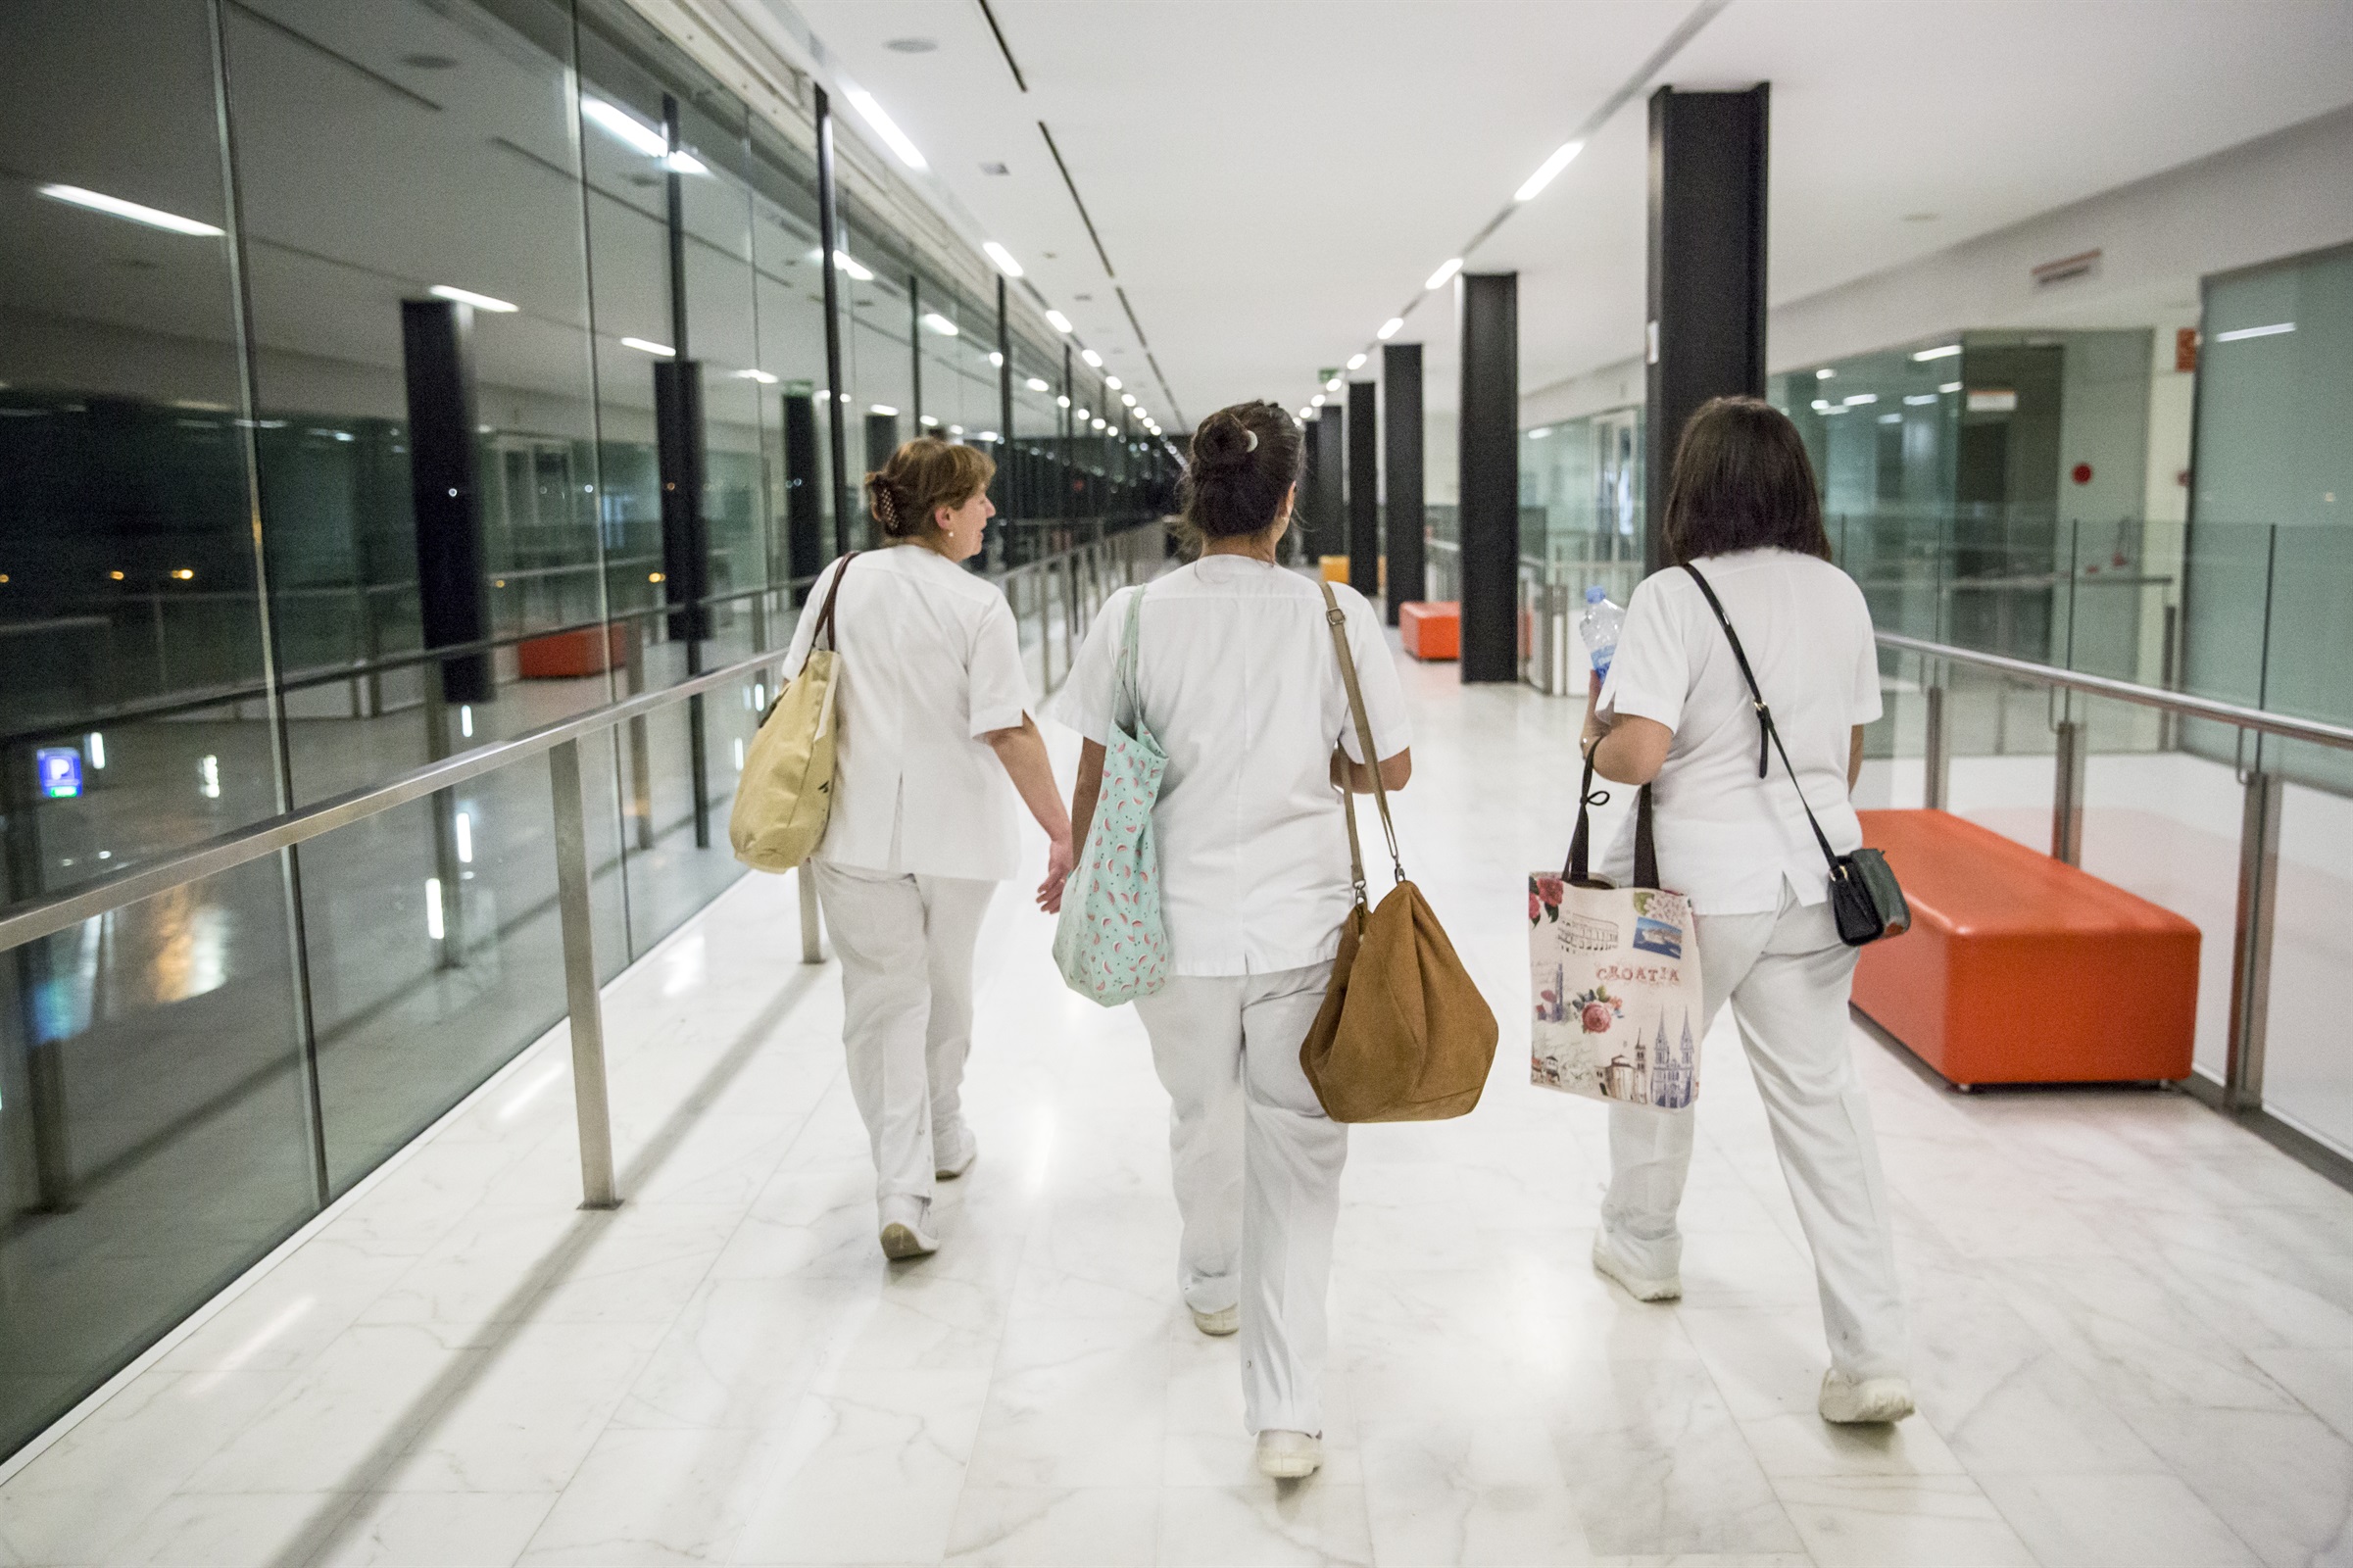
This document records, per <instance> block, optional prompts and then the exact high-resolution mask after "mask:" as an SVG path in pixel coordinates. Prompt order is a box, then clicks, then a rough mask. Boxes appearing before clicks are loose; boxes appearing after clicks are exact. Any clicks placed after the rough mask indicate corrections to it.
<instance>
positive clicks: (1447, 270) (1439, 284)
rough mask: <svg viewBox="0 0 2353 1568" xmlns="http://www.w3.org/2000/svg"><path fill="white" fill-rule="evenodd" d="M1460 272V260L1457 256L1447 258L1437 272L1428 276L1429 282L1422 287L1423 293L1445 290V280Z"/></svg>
mask: <svg viewBox="0 0 2353 1568" xmlns="http://www.w3.org/2000/svg"><path fill="white" fill-rule="evenodd" d="M1461 270H1462V258H1461V257H1459V256H1455V257H1449V258H1448V259H1447V261H1446V265H1445V266H1444V267H1441V268H1440V269H1439V270H1437V271H1435V272H1432V273H1431V274H1430V281H1429V282H1427V283H1424V284H1423V285H1422V288H1423V290H1424V292H1428V291H1429V290H1432V289H1441V288H1445V287H1446V280H1447V279H1448V278H1450V277H1452V276H1453V275H1454V274H1455V273H1456V272H1459V271H1461Z"/></svg>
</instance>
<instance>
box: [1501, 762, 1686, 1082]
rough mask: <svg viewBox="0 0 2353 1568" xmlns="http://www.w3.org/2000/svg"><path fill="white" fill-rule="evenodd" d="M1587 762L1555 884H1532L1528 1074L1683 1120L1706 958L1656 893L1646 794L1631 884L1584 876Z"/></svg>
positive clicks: (1604, 796)
mask: <svg viewBox="0 0 2353 1568" xmlns="http://www.w3.org/2000/svg"><path fill="white" fill-rule="evenodd" d="M1608 799H1609V796H1608V793H1607V792H1606V791H1604V792H1601V793H1595V792H1594V790H1593V760H1592V759H1591V758H1588V759H1587V760H1586V764H1585V776H1584V779H1583V781H1582V782H1581V783H1580V784H1579V785H1578V788H1577V831H1576V833H1575V835H1574V836H1573V837H1571V838H1570V840H1569V863H1568V864H1567V865H1566V866H1565V867H1564V868H1563V869H1562V871H1561V873H1560V875H1558V876H1553V875H1551V874H1550V873H1548V872H1542V871H1540V872H1537V873H1536V874H1534V875H1532V876H1530V877H1529V878H1528V968H1529V979H1530V982H1531V984H1530V989H1531V991H1532V992H1533V994H1534V996H1535V999H1536V1015H1535V1019H1534V1022H1533V1025H1532V1027H1531V1029H1530V1031H1529V1058H1530V1059H1529V1076H1530V1077H1531V1078H1532V1079H1533V1081H1535V1082H1536V1083H1538V1084H1541V1085H1543V1086H1544V1088H1546V1089H1558V1090H1560V1091H1562V1092H1563V1093H1566V1094H1572V1095H1584V1096H1586V1097H1588V1098H1589V1099H1593V1100H1608V1101H1615V1102H1617V1103H1621V1104H1628V1105H1651V1106H1655V1107H1656V1108H1658V1109H1660V1110H1688V1109H1690V1108H1691V1102H1692V1101H1693V1100H1695V1099H1697V1098H1698V1094H1699V1035H1700V1032H1701V1031H1702V1030H1703V1029H1705V1028H1706V1027H1707V1019H1706V1018H1705V1017H1704V1016H1703V1015H1702V1014H1701V1012H1700V992H1699V949H1698V946H1697V944H1696V943H1695V942H1694V941H1693V939H1692V930H1691V903H1690V901H1688V900H1687V899H1685V898H1684V896H1683V895H1682V894H1680V893H1669V892H1667V891H1666V890H1664V889H1662V888H1661V887H1660V886H1659V885H1658V857H1657V854H1656V853H1655V852H1654V850H1653V849H1652V847H1651V837H1650V790H1649V788H1648V786H1646V785H1645V786H1644V787H1643V789H1642V793H1641V794H1640V795H1638V796H1637V797H1636V798H1635V836H1634V881H1635V885H1634V886H1633V887H1630V888H1613V887H1611V886H1610V885H1609V884H1608V883H1607V882H1602V881H1597V880H1595V879H1594V878H1593V877H1592V876H1591V875H1590V874H1589V873H1588V869H1587V864H1586V859H1587V848H1588V843H1589V840H1590V837H1591V832H1592V824H1591V821H1590V819H1589V816H1588V808H1589V807H1593V806H1600V805H1603V804H1605V803H1606V802H1607V801H1608Z"/></svg>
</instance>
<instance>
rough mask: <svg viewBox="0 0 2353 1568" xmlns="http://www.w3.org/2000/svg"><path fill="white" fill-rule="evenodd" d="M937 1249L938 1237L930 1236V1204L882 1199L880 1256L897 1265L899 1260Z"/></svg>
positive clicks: (919, 1201)
mask: <svg viewBox="0 0 2353 1568" xmlns="http://www.w3.org/2000/svg"><path fill="white" fill-rule="evenodd" d="M938 1250H940V1239H939V1237H937V1236H935V1235H933V1234H932V1229H931V1203H930V1201H929V1200H927V1199H921V1198H886V1199H884V1200H883V1201H882V1255H883V1256H885V1257H887V1258H889V1259H891V1260H892V1261H893V1262H897V1261H899V1260H900V1259H902V1258H908V1257H921V1256H923V1255H924V1254H925V1253H927V1252H936V1251H938Z"/></svg>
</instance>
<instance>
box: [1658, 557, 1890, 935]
mask: <svg viewBox="0 0 2353 1568" xmlns="http://www.w3.org/2000/svg"><path fill="white" fill-rule="evenodd" d="M1683 569H1684V570H1686V571H1688V572H1690V573H1691V581H1693V582H1695V583H1697V584H1698V585H1699V592H1700V593H1701V595H1702V596H1704V597H1705V598H1706V600H1707V608H1708V609H1710V610H1712V611H1714V612H1715V613H1716V624H1717V625H1719V626H1722V627H1723V628H1724V635H1725V637H1726V638H1727V639H1728V640H1729V641H1730V642H1731V643H1732V657H1733V658H1734V660H1735V661H1737V662H1739V664H1740V678H1741V679H1742V680H1745V681H1746V682H1747V683H1748V697H1749V700H1750V702H1752V703H1753V704H1754V705H1755V707H1756V721H1757V724H1758V727H1759V729H1760V730H1761V731H1762V733H1760V734H1759V735H1758V737H1757V743H1756V776H1757V777H1758V778H1763V777H1764V776H1765V775H1766V773H1767V772H1768V771H1769V768H1768V763H1769V762H1770V760H1771V756H1772V754H1773V753H1774V752H1779V753H1781V765H1782V767H1783V769H1784V770H1785V771H1787V772H1788V773H1789V786H1790V788H1792V789H1794V790H1796V791H1797V805H1798V808H1799V809H1801V810H1803V811H1804V812H1805V821H1806V826H1808V827H1810V828H1812V829H1813V830H1814V842H1815V843H1816V844H1819V845H1821V846H1822V858H1824V859H1826V860H1828V861H1829V862H1830V908H1831V914H1832V916H1833V917H1834V918H1835V919H1836V920H1837V921H1838V940H1839V941H1841V942H1843V943H1845V944H1846V945H1847V946H1848V947H1850V948H1859V947H1861V946H1862V945H1863V944H1865V943H1866V942H1877V941H1878V940H1879V939H1880V938H1882V937H1899V936H1902V935H1903V934H1904V933H1905V932H1906V931H1909V930H1910V929H1911V928H1912V908H1911V906H1910V905H1908V904H1906V903H1904V898H1903V889H1902V888H1901V887H1900V886H1898V885H1897V883H1896V881H1895V873H1894V872H1893V871H1891V870H1889V869H1888V867H1887V857H1886V856H1884V855H1882V854H1880V852H1879V851H1877V850H1857V851H1855V852H1854V853H1853V854H1852V855H1839V854H1837V853H1836V852H1834V851H1833V850H1832V849H1831V847H1830V840H1829V838H1827V837H1826V836H1825V835H1824V834H1823V831H1822V824H1821V823H1820V822H1817V821H1815V820H1814V809H1813V807H1812V806H1810V805H1808V804H1807V802H1806V798H1805V787H1804V786H1803V785H1801V784H1799V783H1798V782H1797V769H1796V768H1794V767H1791V766H1790V765H1789V748H1787V747H1785V746H1783V745H1782V743H1781V731H1780V730H1778V729H1776V728H1774V727H1773V710H1772V709H1770V708H1768V707H1766V706H1765V694H1764V693H1763V692H1762V691H1760V690H1758V689H1757V684H1756V671H1755V670H1753V669H1750V668H1749V667H1748V654H1747V651H1746V650H1744V649H1742V648H1741V647H1740V633H1739V632H1737V631H1734V630H1733V629H1732V618H1731V617H1730V616H1728V615H1726V614H1725V613H1724V603H1723V601H1722V600H1720V599H1718V598H1717V597H1716V590H1715V589H1713V588H1711V587H1709V586H1708V581H1707V579H1706V578H1705V577H1702V576H1701V575H1699V568H1698V567H1697V566H1694V565H1691V564H1689V563H1686V564H1685V565H1684V568H1683Z"/></svg>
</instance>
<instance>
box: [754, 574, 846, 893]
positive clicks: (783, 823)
mask: <svg viewBox="0 0 2353 1568" xmlns="http://www.w3.org/2000/svg"><path fill="white" fill-rule="evenodd" d="M857 557H858V552H857V551H855V550H853V551H852V552H850V554H849V555H847V556H844V557H843V558H842V564H841V565H840V566H838V567H836V568H835V569H834V573H833V582H832V584H831V586H829V587H828V588H827V589H826V590H825V604H824V608H823V609H821V610H819V611H818V612H817V629H816V632H815V634H814V635H812V636H811V637H810V639H809V661H808V662H806V663H804V664H803V665H802V666H801V673H800V674H798V675H796V676H794V677H793V681H792V684H791V685H789V686H787V687H785V689H784V690H783V691H781V692H779V693H777V695H776V704H775V706H774V707H773V708H770V709H769V710H768V716H767V717H766V718H765V719H763V720H761V722H760V733H759V734H758V735H755V736H754V737H753V738H752V749H751V751H750V752H749V753H748V754H747V755H746V756H745V758H744V771H743V776H742V777H741V778H739V779H737V780H736V785H735V809H734V810H733V811H731V812H729V813H728V817H727V841H728V843H730V844H732V845H733V846H734V847H735V858H737V859H739V860H741V861H743V862H744V863H745V864H746V865H748V866H750V867H751V868H752V869H753V870H755V871H790V870H791V869H792V868H793V867H794V866H796V865H799V864H800V863H801V862H802V861H803V860H806V859H808V858H809V856H810V854H811V853H813V852H814V851H815V849H816V847H817V841H818V840H820V839H822V838H823V837H824V836H825V822H826V818H827V817H828V816H829V815H830V814H831V812H832V809H833V748H834V739H835V730H834V699H835V696H836V692H837V689H838V688H839V686H840V685H841V655H840V654H839V653H837V652H835V650H834V633H833V610H834V604H835V602H836V601H837V600H839V599H840V598H841V596H842V578H843V576H844V574H846V573H847V572H848V571H849V570H850V563H851V562H852V561H854V560H856V559H857ZM820 645H822V646H820Z"/></svg>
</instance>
